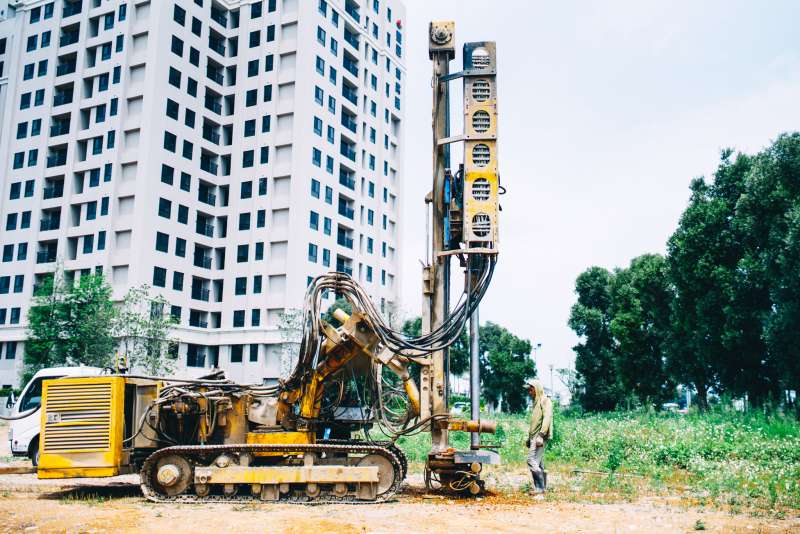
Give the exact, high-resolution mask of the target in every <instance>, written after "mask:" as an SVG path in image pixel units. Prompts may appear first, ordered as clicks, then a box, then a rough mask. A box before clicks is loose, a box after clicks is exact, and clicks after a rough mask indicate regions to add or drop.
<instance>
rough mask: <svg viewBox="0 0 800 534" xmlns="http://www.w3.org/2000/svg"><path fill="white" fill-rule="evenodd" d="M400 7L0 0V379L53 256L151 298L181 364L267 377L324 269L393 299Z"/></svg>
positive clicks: (306, 1)
mask: <svg viewBox="0 0 800 534" xmlns="http://www.w3.org/2000/svg"><path fill="white" fill-rule="evenodd" d="M404 18H405V8H404V6H403V4H402V2H401V1H400V0H327V1H325V0H257V1H254V0H75V1H70V0H56V1H46V0H0V124H1V125H2V129H1V130H0V169H1V170H0V195H2V197H1V198H0V254H1V255H2V257H0V386H2V385H8V384H14V385H16V384H17V382H18V376H19V371H20V369H21V368H22V359H23V352H24V340H25V335H26V316H27V310H28V307H29V305H30V302H31V298H32V295H33V292H34V285H35V284H37V283H40V282H41V281H42V279H43V277H44V276H47V275H48V274H49V273H52V272H53V271H54V270H55V269H56V268H57V266H61V267H62V268H63V269H64V272H65V273H66V276H67V279H75V278H77V277H79V276H81V275H82V274H84V273H90V272H96V271H102V272H103V273H105V275H106V276H107V278H108V281H109V282H110V283H111V285H112V287H113V291H114V298H115V299H120V298H121V297H122V296H123V295H124V294H125V293H126V292H127V290H128V289H129V288H131V287H134V286H139V285H141V284H145V283H146V284H149V285H151V286H152V288H153V289H152V291H153V292H155V293H159V294H162V295H163V296H164V297H165V298H166V299H167V301H168V302H169V303H170V305H171V306H172V308H171V309H172V313H173V315H174V316H175V317H178V318H179V326H177V327H176V329H175V330H174V332H173V336H174V337H175V338H176V339H178V340H179V341H180V344H179V349H178V355H177V358H178V369H179V373H180V374H185V375H186V374H188V375H199V374H201V373H204V372H207V369H208V368H211V367H214V366H219V367H220V368H222V369H225V370H226V371H227V373H228V376H230V377H231V378H233V379H235V380H241V381H247V382H261V381H270V380H274V379H275V378H276V377H278V376H279V375H280V374H281V372H282V370H283V371H286V368H287V366H288V365H290V362H288V361H287V354H288V351H287V350H286V343H285V341H286V339H287V338H286V335H285V332H284V331H282V330H281V329H280V328H279V326H280V325H281V324H282V323H281V321H282V317H283V312H284V310H286V309H292V308H298V307H300V306H301V305H302V300H303V296H304V293H305V289H306V287H307V284H308V282H309V280H310V279H311V277H314V276H316V275H319V274H322V273H324V272H327V271H330V270H339V271H345V272H349V273H352V275H353V277H354V278H355V279H356V280H358V281H359V282H361V283H362V284H363V285H364V287H365V288H366V289H367V291H368V292H369V293H370V294H371V295H372V297H373V298H374V300H375V302H376V304H377V305H378V306H379V307H381V308H383V309H384V310H386V311H387V312H388V311H389V310H390V309H391V308H392V307H393V306H394V305H395V303H396V301H397V297H398V293H399V282H400V281H399V257H398V255H399V243H400V228H401V222H400V212H401V199H402V185H403V184H402V135H403V111H402V110H403V105H402V101H403V96H402V95H403V83H404V81H405V80H404V77H405V75H404V65H403V62H404V60H403V47H404V42H403V27H402V21H403V20H404ZM333 298H334V295H330V296H329V298H328V300H327V302H328V303H332V302H333Z"/></svg>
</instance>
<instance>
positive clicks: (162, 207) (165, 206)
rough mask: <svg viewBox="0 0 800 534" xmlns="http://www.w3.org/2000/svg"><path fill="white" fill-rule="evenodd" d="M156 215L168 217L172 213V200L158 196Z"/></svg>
mask: <svg viewBox="0 0 800 534" xmlns="http://www.w3.org/2000/svg"><path fill="white" fill-rule="evenodd" d="M158 215H159V217H164V218H165V219H169V218H170V216H171V215H172V202H170V201H169V200H167V199H166V198H159V199H158Z"/></svg>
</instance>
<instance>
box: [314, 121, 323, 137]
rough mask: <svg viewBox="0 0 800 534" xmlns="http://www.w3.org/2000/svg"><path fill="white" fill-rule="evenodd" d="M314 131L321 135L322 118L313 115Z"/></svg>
mask: <svg viewBox="0 0 800 534" xmlns="http://www.w3.org/2000/svg"><path fill="white" fill-rule="evenodd" d="M314 133H315V134H317V135H319V136H322V119H320V118H319V117H314Z"/></svg>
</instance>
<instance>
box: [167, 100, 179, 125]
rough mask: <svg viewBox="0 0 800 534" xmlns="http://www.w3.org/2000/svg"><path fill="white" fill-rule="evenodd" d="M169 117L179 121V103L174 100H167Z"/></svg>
mask: <svg viewBox="0 0 800 534" xmlns="http://www.w3.org/2000/svg"><path fill="white" fill-rule="evenodd" d="M167 117H169V118H171V119H175V120H178V103H177V102H175V101H174V100H172V99H169V98H168V99H167Z"/></svg>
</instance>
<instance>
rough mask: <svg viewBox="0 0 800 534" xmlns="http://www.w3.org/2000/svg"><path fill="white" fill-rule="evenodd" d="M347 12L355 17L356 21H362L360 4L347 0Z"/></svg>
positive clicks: (345, 7)
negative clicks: (359, 9)
mask: <svg viewBox="0 0 800 534" xmlns="http://www.w3.org/2000/svg"><path fill="white" fill-rule="evenodd" d="M344 10H345V12H346V13H347V14H348V15H350V16H351V17H353V20H355V21H356V22H361V13H360V12H359V11H358V4H355V3H353V2H347V3H345V6H344Z"/></svg>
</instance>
